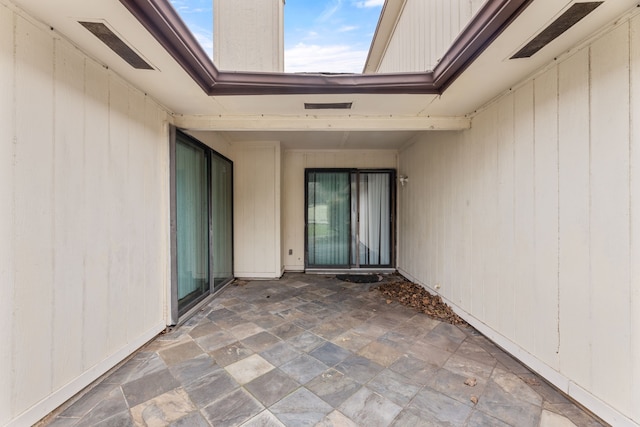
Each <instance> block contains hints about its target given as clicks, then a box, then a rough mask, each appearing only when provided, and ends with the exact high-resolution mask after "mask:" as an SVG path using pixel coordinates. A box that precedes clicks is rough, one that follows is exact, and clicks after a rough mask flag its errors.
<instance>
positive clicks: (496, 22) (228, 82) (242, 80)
mask: <svg viewBox="0 0 640 427" xmlns="http://www.w3.org/2000/svg"><path fill="white" fill-rule="evenodd" d="M120 2H121V3H122V4H123V5H124V6H125V7H126V8H127V9H128V10H129V11H130V12H131V13H132V14H133V15H134V16H135V17H136V18H137V19H138V21H140V23H141V24H142V25H143V26H144V27H145V28H146V29H147V30H148V31H149V32H150V33H151V34H152V35H153V36H154V37H155V38H156V40H157V41H158V42H159V43H160V44H161V45H162V46H163V47H164V48H165V49H166V50H167V52H169V54H171V56H172V57H173V58H174V59H175V60H176V61H177V62H178V63H179V64H180V65H181V66H182V68H184V70H185V71H186V72H187V73H188V74H189V75H190V76H191V78H193V80H194V81H195V82H196V83H197V84H198V85H199V86H200V87H201V88H202V89H203V90H204V91H205V93H207V95H210V96H220V95H299V94H441V93H442V92H443V91H444V89H446V88H447V87H448V86H449V85H450V84H451V83H452V82H453V81H454V80H455V79H456V78H457V76H459V75H460V74H461V73H462V72H463V71H464V70H465V69H466V68H467V67H468V66H469V65H470V64H471V63H472V62H473V60H474V59H475V58H476V57H477V56H478V55H480V54H481V53H482V52H483V50H484V49H486V48H487V47H488V46H489V44H490V43H491V41H492V40H494V39H495V38H496V37H498V35H499V34H500V33H501V32H502V31H503V30H504V29H505V28H506V27H507V26H508V25H509V24H510V23H511V22H512V21H513V20H514V19H515V18H516V17H517V16H518V15H519V14H520V13H521V12H522V11H523V10H524V9H525V8H526V7H527V6H528V5H529V4H530V3H531V2H532V0H487V2H486V3H485V4H484V5H483V7H482V8H481V9H480V10H479V11H478V13H477V14H476V15H475V16H474V18H473V19H472V21H471V22H470V23H469V25H467V26H466V27H465V29H464V30H463V31H462V32H461V34H460V35H459V36H458V37H457V38H456V39H455V41H454V42H453V44H452V45H451V47H450V48H449V49H448V50H447V52H446V54H445V55H444V56H443V58H442V60H441V61H440V62H439V63H438V65H437V66H436V67H435V69H434V70H433V71H425V72H420V73H394V74H312V73H310V74H286V73H248V72H227V71H220V70H218V69H217V68H216V66H215V65H214V64H213V62H212V61H211V59H210V58H209V57H208V56H207V54H206V53H205V52H204V50H203V49H202V48H201V47H200V45H199V44H198V42H197V41H196V39H195V37H194V36H193V35H192V34H191V33H190V32H189V30H188V29H187V27H186V25H185V24H184V22H183V21H182V20H181V19H180V17H179V16H178V14H177V13H176V11H175V10H174V9H173V7H172V6H171V5H170V4H169V2H168V1H167V0H120Z"/></svg>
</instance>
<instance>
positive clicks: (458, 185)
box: [450, 132, 467, 305]
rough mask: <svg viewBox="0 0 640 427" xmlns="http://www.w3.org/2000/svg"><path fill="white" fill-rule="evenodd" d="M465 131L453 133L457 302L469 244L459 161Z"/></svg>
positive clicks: (454, 281) (460, 299) (455, 293)
mask: <svg viewBox="0 0 640 427" xmlns="http://www.w3.org/2000/svg"><path fill="white" fill-rule="evenodd" d="M462 137H463V133H461V132H459V133H455V134H452V135H451V139H452V140H453V142H452V144H453V146H454V150H455V152H454V155H453V159H452V165H451V176H452V179H451V181H450V182H451V183H452V185H453V191H452V194H453V207H452V213H451V215H452V219H451V221H452V233H453V236H452V240H453V244H454V248H453V252H452V253H453V257H452V259H451V262H452V263H451V265H450V268H451V269H452V271H453V278H452V282H453V290H452V294H451V300H452V301H453V302H455V303H456V304H458V305H459V304H460V303H461V302H462V288H463V286H464V285H465V284H464V274H463V270H464V267H465V265H464V253H465V247H466V245H467V243H466V239H465V235H464V230H463V228H462V224H463V223H464V218H465V211H466V206H467V204H466V194H465V191H464V179H461V178H464V169H463V168H464V165H463V164H462V163H461V162H460V161H459V160H460V159H461V158H462V157H463V148H464V145H463V142H462Z"/></svg>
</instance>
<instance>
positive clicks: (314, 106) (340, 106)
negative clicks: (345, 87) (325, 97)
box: [304, 102, 353, 110]
mask: <svg viewBox="0 0 640 427" xmlns="http://www.w3.org/2000/svg"><path fill="white" fill-rule="evenodd" d="M352 105H353V102H324V103H317V102H316V103H313V102H305V103H304V109H305V110H350V109H351V106H352Z"/></svg>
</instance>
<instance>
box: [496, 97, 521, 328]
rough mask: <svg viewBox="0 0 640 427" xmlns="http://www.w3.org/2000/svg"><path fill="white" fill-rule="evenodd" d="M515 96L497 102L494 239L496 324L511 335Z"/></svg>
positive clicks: (513, 279)
mask: <svg viewBox="0 0 640 427" xmlns="http://www.w3.org/2000/svg"><path fill="white" fill-rule="evenodd" d="M513 109H514V96H513V94H509V95H507V96H506V97H505V98H504V99H502V100H501V101H500V103H499V105H498V124H499V125H498V137H497V140H498V166H497V167H498V187H497V193H498V196H497V197H498V200H497V204H498V212H497V220H498V230H499V236H500V239H496V245H497V259H498V260H499V265H500V271H501V273H500V275H499V276H498V290H499V292H498V301H497V304H498V305H497V306H498V307H500V310H497V311H498V319H497V322H498V323H497V327H498V328H499V330H501V331H503V334H504V335H505V336H507V337H509V338H511V339H514V337H515V322H514V321H513V319H515V316H516V313H515V307H514V299H515V291H514V288H515V278H514V265H515V251H514V248H515V226H514V197H515V194H514V192H515V183H514V175H515V169H514V134H513V122H514V118H513Z"/></svg>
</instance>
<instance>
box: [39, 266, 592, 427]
mask: <svg viewBox="0 0 640 427" xmlns="http://www.w3.org/2000/svg"><path fill="white" fill-rule="evenodd" d="M371 286H372V285H367V284H354V283H347V282H341V281H339V280H337V279H335V278H334V277H333V276H320V275H317V276H316V275H304V274H287V275H285V276H284V277H283V278H282V279H281V280H278V281H252V282H248V283H247V284H245V285H240V286H235V285H230V286H228V287H227V288H226V289H225V290H224V291H223V292H222V293H221V294H220V295H219V296H218V297H216V298H215V299H214V301H213V302H211V303H210V304H209V305H208V306H206V307H205V308H204V309H202V310H201V311H200V312H198V313H197V314H196V315H195V316H194V317H192V318H191V319H189V320H188V321H187V322H186V323H185V324H183V325H181V326H179V327H177V328H175V329H173V330H172V331H170V332H168V333H166V334H164V335H161V336H159V337H158V338H156V339H155V340H153V341H152V342H150V343H149V344H147V345H146V346H145V347H143V348H142V349H141V350H140V351H138V352H137V353H136V354H135V355H134V356H133V357H132V358H131V359H130V360H129V361H127V362H126V363H125V364H124V365H122V366H121V367H120V368H119V369H117V370H116V371H115V372H113V373H112V374H111V375H109V376H107V377H106V378H105V379H104V380H103V381H102V382H100V383H99V384H98V385H96V386H95V387H94V388H92V389H91V390H90V391H89V392H87V393H86V394H85V395H84V396H83V397H81V398H80V399H78V400H77V401H75V402H74V403H73V404H71V405H70V406H67V407H66V408H64V409H63V410H62V411H61V412H60V413H58V414H57V416H55V418H52V419H51V421H50V423H49V424H48V425H49V426H56V427H59V426H133V425H136V426H138V425H139V426H166V425H170V426H189V427H191V426H195V427H198V426H203V427H204V426H215V427H218V426H246V427H249V426H251V427H253V426H256V427H257V426H264V427H266V426H345V427H348V426H366V427H375V426H412V427H413V426H468V427H476V426H518V427H526V426H536V427H537V426H545V427H546V426H561V427H562V426H574V425H576V426H600V425H602V424H600V423H599V422H598V421H597V420H595V419H594V418H592V417H591V416H590V415H589V414H587V413H586V412H584V411H582V410H581V409H580V408H579V407H577V406H576V405H574V404H572V403H571V402H570V401H569V400H567V399H566V398H565V397H564V396H563V395H562V394H560V393H558V392H557V391H555V390H554V389H553V388H552V387H550V386H548V385H547V384H546V383H545V382H543V381H542V380H541V379H540V378H539V377H537V376H536V375H534V374H532V373H531V372H530V371H529V370H528V369H527V368H526V367H524V366H523V365H521V364H520V363H518V362H517V361H515V360H514V359H513V358H511V357H510V356H509V355H508V354H506V353H505V352H503V351H502V350H500V349H499V348H498V347H496V346H495V345H494V344H492V343H491V342H490V341H489V340H487V339H486V338H485V337H483V336H482V335H480V334H479V333H478V332H477V331H475V330H474V329H473V328H470V327H458V326H452V325H450V324H447V323H441V322H439V321H437V320H433V319H431V318H429V317H428V316H426V315H424V314H422V313H417V312H416V311H414V310H413V309H410V308H407V307H404V306H402V305H400V304H398V303H395V302H393V303H390V304H388V303H387V301H386V300H384V299H383V298H382V297H381V296H380V294H379V293H378V292H370V291H369V289H370V288H371ZM470 378H473V379H475V382H476V383H475V386H469V385H466V384H465V381H466V380H468V379H470ZM472 397H476V398H477V403H474V402H473V401H472ZM474 400H475V399H474Z"/></svg>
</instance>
